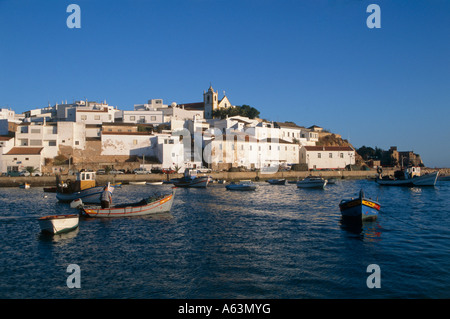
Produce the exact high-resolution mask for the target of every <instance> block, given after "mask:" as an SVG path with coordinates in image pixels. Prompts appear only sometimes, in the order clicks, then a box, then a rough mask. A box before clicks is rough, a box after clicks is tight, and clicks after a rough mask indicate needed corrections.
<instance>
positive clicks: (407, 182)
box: [376, 172, 439, 186]
mask: <svg viewBox="0 0 450 319" xmlns="http://www.w3.org/2000/svg"><path fill="white" fill-rule="evenodd" d="M438 176H439V172H434V173H430V174H426V175H422V176H416V177H413V178H408V179H382V178H377V179H376V182H377V183H378V184H379V185H385V186H434V185H436V181H437V179H438Z"/></svg>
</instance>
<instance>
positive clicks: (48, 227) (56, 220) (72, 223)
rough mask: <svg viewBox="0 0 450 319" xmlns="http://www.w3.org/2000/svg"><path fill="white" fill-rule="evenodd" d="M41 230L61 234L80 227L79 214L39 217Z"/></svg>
mask: <svg viewBox="0 0 450 319" xmlns="http://www.w3.org/2000/svg"><path fill="white" fill-rule="evenodd" d="M38 221H39V226H40V227H41V231H42V232H45V233H49V234H61V233H65V232H69V231H72V230H74V229H76V228H77V227H78V222H79V215H78V214H70V215H51V216H44V217H41V218H39V219H38Z"/></svg>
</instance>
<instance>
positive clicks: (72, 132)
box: [57, 122, 86, 150]
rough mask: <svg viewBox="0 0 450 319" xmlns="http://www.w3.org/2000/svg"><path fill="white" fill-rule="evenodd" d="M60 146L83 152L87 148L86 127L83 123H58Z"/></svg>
mask: <svg viewBox="0 0 450 319" xmlns="http://www.w3.org/2000/svg"><path fill="white" fill-rule="evenodd" d="M57 133H58V145H64V146H70V147H72V148H73V149H79V150H83V149H84V148H85V147H86V125H85V124H84V123H83V122H81V123H77V122H58V128H57Z"/></svg>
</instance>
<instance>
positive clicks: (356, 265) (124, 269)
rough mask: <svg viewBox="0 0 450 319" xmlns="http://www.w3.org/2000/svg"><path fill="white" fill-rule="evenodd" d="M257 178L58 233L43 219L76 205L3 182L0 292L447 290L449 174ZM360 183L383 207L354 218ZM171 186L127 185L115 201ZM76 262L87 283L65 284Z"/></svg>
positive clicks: (402, 294)
mask: <svg viewBox="0 0 450 319" xmlns="http://www.w3.org/2000/svg"><path fill="white" fill-rule="evenodd" d="M257 185H258V188H257V190H256V191H252V192H239V191H227V190H226V189H225V186H224V185H221V184H212V185H211V186H208V188H206V189H177V191H176V196H175V200H174V204H173V208H172V211H171V212H170V213H164V214H158V215H155V216H144V217H134V218H116V219H94V218H93V219H81V220H80V225H79V228H78V229H77V230H75V231H72V232H70V233H67V234H62V235H56V236H48V235H44V234H41V232H40V228H39V224H38V221H37V219H38V218H39V217H42V216H45V215H53V214H69V213H74V212H76V210H74V209H72V208H70V206H69V204H63V203H58V202H57V200H56V198H55V194H54V193H44V192H43V189H42V188H39V187H34V188H31V189H19V188H18V187H17V188H2V189H0V207H1V210H0V234H1V235H0V238H1V242H0V249H1V253H0V256H1V257H0V298H2V299H5V298H6V299H8V298H19V299H22V298H27V299H29V298H33V299H34V298H69V299H71V298H95V299H100V298H121V299H122V298H145V299H147V298H148V299H157V298H158V299H159V298H170V299H173V298H176V299H180V298H217V299H222V298H271V299H278V298H280V299H281V298H283V299H285V298H288V299H304V298H308V299H309V298H319V299H322V298H327V299H328V298H355V299H359V298H364V299H367V298H369V299H372V298H373V299H378V298H449V297H450V274H449V269H450V249H449V247H450V218H449V216H450V205H449V199H450V182H439V183H438V184H437V185H436V186H435V187H423V188H410V187H405V188H403V187H386V186H379V185H377V184H376V183H375V182H374V181H370V180H340V181H338V182H337V184H335V185H327V186H326V187H325V189H300V188H297V187H296V185H295V184H286V185H270V184H268V183H265V182H259V183H257ZM360 189H364V192H365V194H366V196H367V197H371V198H372V199H378V201H379V202H380V204H381V211H380V214H379V217H378V219H377V220H376V221H373V222H367V223H363V224H360V225H359V224H347V223H346V222H343V221H342V219H341V213H340V211H339V202H340V201H341V199H344V198H350V197H356V196H358V194H359V190H360ZM170 191H171V185H167V184H165V185H160V186H150V185H123V186H122V188H119V189H116V190H115V192H114V194H113V201H114V202H115V203H123V202H130V201H139V200H141V199H142V198H144V197H146V196H148V195H149V194H151V193H153V192H163V193H164V192H167V193H169V192H170ZM70 265H72V266H71V267H73V265H76V266H77V267H78V269H79V273H78V278H77V280H78V283H79V288H76V287H75V288H70V287H69V286H70V285H68V277H69V276H71V273H70V271H68V267H69V266H70ZM370 265H377V266H378V269H379V272H378V273H377V276H378V277H377V280H378V283H379V288H376V287H375V288H373V287H369V285H368V278H369V276H372V275H373V274H372V273H371V272H370V271H368V267H369V266H370ZM69 269H72V268H70V267H69ZM369 269H370V268H369ZM72 287H73V286H72Z"/></svg>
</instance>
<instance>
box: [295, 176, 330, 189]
mask: <svg viewBox="0 0 450 319" xmlns="http://www.w3.org/2000/svg"><path fill="white" fill-rule="evenodd" d="M325 185H327V180H326V179H323V178H322V177H318V176H308V177H306V178H304V179H303V180H301V181H298V182H297V187H298V188H324V187H325Z"/></svg>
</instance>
